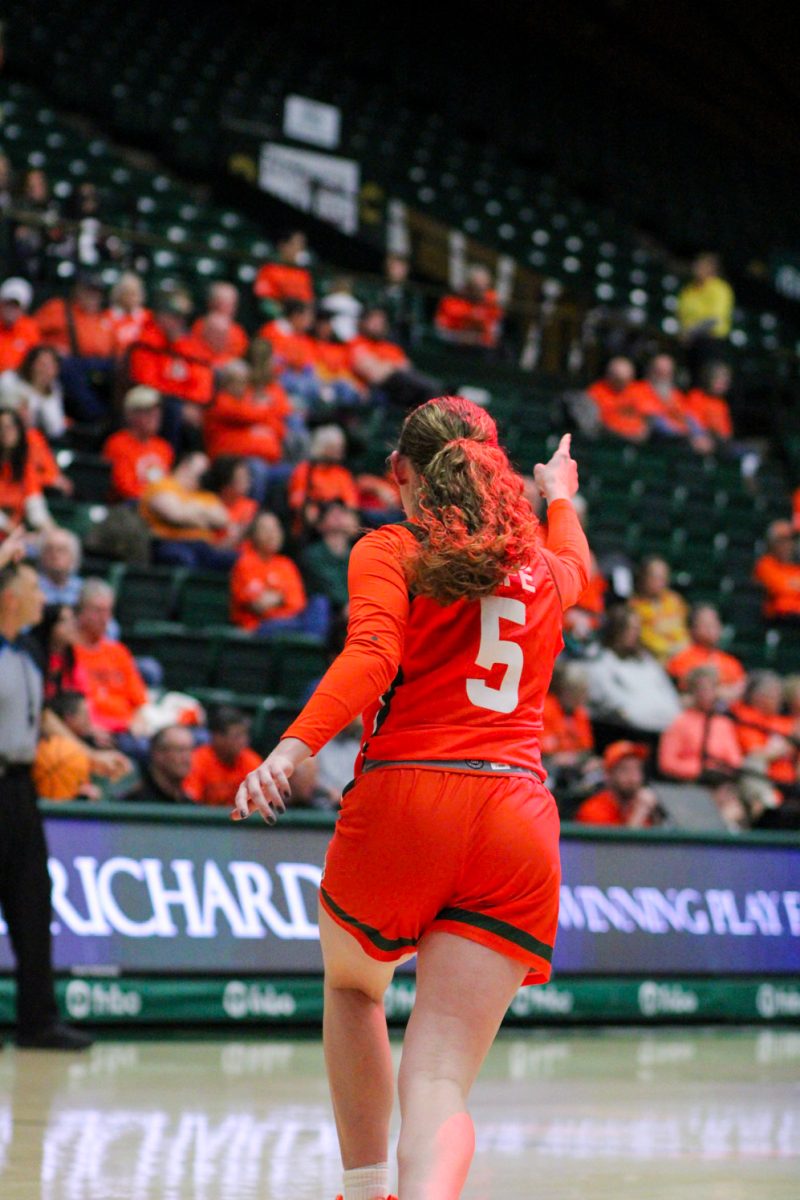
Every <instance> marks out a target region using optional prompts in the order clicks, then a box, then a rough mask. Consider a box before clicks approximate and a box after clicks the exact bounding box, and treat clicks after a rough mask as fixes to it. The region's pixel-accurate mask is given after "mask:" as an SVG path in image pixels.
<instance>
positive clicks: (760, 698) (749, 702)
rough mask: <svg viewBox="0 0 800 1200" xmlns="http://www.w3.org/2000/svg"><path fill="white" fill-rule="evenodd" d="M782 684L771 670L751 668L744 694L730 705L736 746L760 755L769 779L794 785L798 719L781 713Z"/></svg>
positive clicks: (799, 737)
mask: <svg viewBox="0 0 800 1200" xmlns="http://www.w3.org/2000/svg"><path fill="white" fill-rule="evenodd" d="M782 706H783V683H782V681H781V677H780V676H779V675H776V674H775V673H774V671H753V672H752V674H751V675H750V677H749V679H748V681H747V687H746V688H745V692H744V696H743V697H742V699H741V700H740V701H738V703H736V704H732V705H731V707H730V715H731V717H732V718H733V720H734V722H735V723H736V733H737V735H738V738H739V745H740V746H741V747H742V751H743V752H744V753H745V754H748V755H753V754H757V755H760V756H762V757H763V760H764V764H765V767H766V769H767V770H768V772H769V776H770V778H771V779H774V780H775V781H776V782H777V783H784V784H794V783H796V782H797V777H798V761H800V756H799V754H798V748H799V747H800V722H798V720H797V717H796V716H794V715H792V714H789V715H784V714H783V713H782V712H781V708H782Z"/></svg>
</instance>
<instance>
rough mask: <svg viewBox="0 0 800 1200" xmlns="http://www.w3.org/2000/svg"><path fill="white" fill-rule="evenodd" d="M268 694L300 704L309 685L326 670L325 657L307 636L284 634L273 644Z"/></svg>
mask: <svg viewBox="0 0 800 1200" xmlns="http://www.w3.org/2000/svg"><path fill="white" fill-rule="evenodd" d="M272 648H273V651H274V657H273V660H272V674H271V684H272V686H271V689H270V690H271V691H272V692H273V693H275V694H276V695H281V696H286V697H287V698H288V699H290V700H303V699H304V698H305V696H306V694H307V692H308V690H309V687H310V685H311V683H313V682H314V681H315V680H317V679H319V678H320V676H321V675H323V674H324V673H325V671H326V670H327V667H328V655H327V653H326V651H325V648H324V646H322V645H321V644H320V642H319V640H318V639H317V638H314V637H312V636H311V635H309V634H302V633H294V634H284V635H283V636H282V637H276V638H274V639H273V641H272Z"/></svg>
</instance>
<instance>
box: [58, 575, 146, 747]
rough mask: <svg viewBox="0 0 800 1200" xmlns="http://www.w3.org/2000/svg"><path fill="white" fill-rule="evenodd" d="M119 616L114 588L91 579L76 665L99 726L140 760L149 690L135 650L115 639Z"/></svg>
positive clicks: (81, 604)
mask: <svg viewBox="0 0 800 1200" xmlns="http://www.w3.org/2000/svg"><path fill="white" fill-rule="evenodd" d="M113 611H114V589H113V588H112V587H111V586H110V585H109V584H108V583H106V581H105V580H104V579H94V578H90V579H87V580H86V582H85V583H84V585H83V587H82V588H81V593H80V596H79V597H78V604H77V607H76V610H75V616H76V623H77V636H76V640H75V661H76V663H77V664H78V665H79V666H80V667H81V668H82V670H83V672H84V675H85V679H86V695H87V698H88V700H89V704H90V706H91V709H92V713H93V716H94V722H95V724H96V725H99V726H100V727H101V728H102V729H106V730H107V731H108V732H109V733H110V734H112V735H113V737H114V741H115V743H116V745H117V748H118V749H120V750H122V751H123V753H125V754H132V755H133V756H134V757H139V756H140V755H141V753H142V749H143V747H142V739H141V735H142V734H143V732H144V725H143V720H142V717H143V714H142V709H143V707H144V705H145V704H146V703H147V688H146V687H145V683H144V680H143V679H142V676H141V673H140V671H139V668H138V667H137V665H136V663H135V662H134V659H133V655H132V654H131V652H130V650H129V649H128V648H127V646H124V645H123V644H122V642H120V641H117V640H116V639H114V638H111V637H109V623H110V621H111V617H112V614H113ZM145 749H146V744H145Z"/></svg>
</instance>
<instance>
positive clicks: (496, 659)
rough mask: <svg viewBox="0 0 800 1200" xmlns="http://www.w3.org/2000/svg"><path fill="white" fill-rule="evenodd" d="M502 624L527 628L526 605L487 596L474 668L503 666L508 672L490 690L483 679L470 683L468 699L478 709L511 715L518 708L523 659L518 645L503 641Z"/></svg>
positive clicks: (520, 602)
mask: <svg viewBox="0 0 800 1200" xmlns="http://www.w3.org/2000/svg"><path fill="white" fill-rule="evenodd" d="M501 620H503V621H512V622H513V623H514V624H515V625H524V624H525V605H524V604H523V602H522V601H521V600H512V599H511V597H509V596H484V597H483V598H482V600H481V644H480V648H479V650H478V657H477V658H476V659H475V665H476V666H477V667H483V668H484V670H486V671H489V670H491V668H492V667H494V666H496V665H497V664H498V663H504V664H505V667H506V672H505V675H504V676H503V679H502V682H501V683H500V686H499V687H490V686H489V684H488V683H486V682H485V681H484V680H483V679H468V680H467V696H468V698H469V700H470V703H472V704H474V705H475V706H476V708H488V709H490V710H491V711H492V712H498V713H511V712H513V711H514V709H515V708H516V707H517V705H518V704H519V683H520V679H521V678H522V667H523V664H524V656H523V653H522V647H521V646H519V645H517V643H516V642H509V641H504V639H503V638H501V637H500V621H501Z"/></svg>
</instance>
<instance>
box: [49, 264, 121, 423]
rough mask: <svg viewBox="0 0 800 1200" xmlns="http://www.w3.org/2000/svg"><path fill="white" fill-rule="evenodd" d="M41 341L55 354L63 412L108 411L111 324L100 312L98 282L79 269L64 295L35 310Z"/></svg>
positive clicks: (94, 414) (97, 414) (85, 417)
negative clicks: (64, 402) (58, 357)
mask: <svg viewBox="0 0 800 1200" xmlns="http://www.w3.org/2000/svg"><path fill="white" fill-rule="evenodd" d="M36 323H37V325H38V326H39V331H40V333H41V335H42V341H43V342H46V343H47V345H48V346H53V348H54V349H56V350H57V351H58V352H59V354H60V355H61V382H62V384H63V385H64V394H65V396H66V399H67V411H71V412H72V414H73V415H74V416H76V417H77V418H79V419H80V420H82V421H92V422H93V421H98V420H102V419H103V418H104V417H107V416H108V410H109V406H110V398H109V394H108V393H109V388H110V385H111V379H112V371H113V367H114V358H113V355H114V351H115V348H116V347H115V341H114V328H113V325H112V322H111V318H110V317H109V315H108V313H107V312H104V311H103V281H102V280H101V279H100V277H99V276H97V275H92V274H90V273H87V272H84V273H82V274H80V275H78V277H77V278H76V280H75V284H74V287H73V289H72V294H71V296H70V298H69V299H64V297H62V296H54V297H53V299H51V300H46V301H45V303H44V304H43V305H42V307H41V308H40V309H39V310H38V312H37V313H36Z"/></svg>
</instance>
